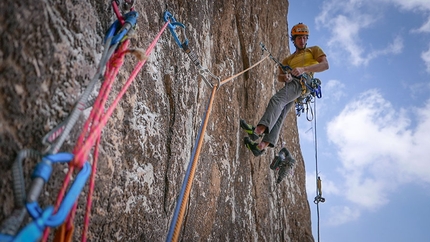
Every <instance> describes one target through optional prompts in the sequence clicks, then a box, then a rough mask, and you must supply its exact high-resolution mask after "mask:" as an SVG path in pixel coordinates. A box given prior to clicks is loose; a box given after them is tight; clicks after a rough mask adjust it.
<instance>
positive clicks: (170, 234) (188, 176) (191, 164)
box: [166, 100, 210, 241]
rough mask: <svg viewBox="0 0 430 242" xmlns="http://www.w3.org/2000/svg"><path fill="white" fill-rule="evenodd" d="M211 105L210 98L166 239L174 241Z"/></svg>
mask: <svg viewBox="0 0 430 242" xmlns="http://www.w3.org/2000/svg"><path fill="white" fill-rule="evenodd" d="M209 105H210V100H209V102H208V105H207V107H206V110H205V113H204V115H203V118H202V124H201V125H200V129H199V133H198V135H197V138H196V143H195V144H194V148H193V152H192V154H191V158H190V162H189V163H188V168H187V172H186V173H185V177H184V182H183V183H182V188H181V193H180V195H179V198H178V202H177V203H176V208H175V213H174V214H173V218H172V222H171V223H170V228H169V233H168V235H167V239H166V241H172V237H173V233H174V231H175V227H176V224H177V223H178V215H179V212H180V209H181V204H182V203H183V200H184V194H185V190H186V187H187V181H188V180H189V178H190V173H191V167H192V166H193V160H194V157H195V156H196V151H197V146H198V142H199V139H200V136H201V134H202V131H203V125H204V120H205V119H206V117H207V115H208V109H209Z"/></svg>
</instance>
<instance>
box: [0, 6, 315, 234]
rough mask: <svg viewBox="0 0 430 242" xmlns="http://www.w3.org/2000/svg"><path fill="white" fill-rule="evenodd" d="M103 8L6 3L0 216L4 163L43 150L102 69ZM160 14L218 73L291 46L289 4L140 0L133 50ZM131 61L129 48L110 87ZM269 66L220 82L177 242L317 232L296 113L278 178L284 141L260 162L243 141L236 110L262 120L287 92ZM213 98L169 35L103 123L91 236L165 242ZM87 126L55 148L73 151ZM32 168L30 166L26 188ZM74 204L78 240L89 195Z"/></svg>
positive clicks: (5, 208)
mask: <svg viewBox="0 0 430 242" xmlns="http://www.w3.org/2000/svg"><path fill="white" fill-rule="evenodd" d="M109 3H110V1H101V0H92V1H91V0H90V1H71V0H65V1H53V0H42V1H29V0H19V1H15V0H14V1H12V0H6V1H2V2H1V3H0V34H1V37H0V38H1V43H0V45H1V47H0V161H1V162H0V177H1V179H0V204H2V206H1V210H0V221H2V220H3V219H4V218H5V217H7V216H8V215H9V214H10V213H11V211H12V210H13V206H14V205H13V196H12V185H11V181H12V175H11V172H10V169H11V166H12V163H13V161H14V159H15V156H16V154H17V152H19V150H21V149H24V148H32V149H36V150H39V151H43V150H44V149H45V147H43V145H42V144H41V139H42V137H43V136H44V135H45V134H46V133H47V132H48V131H49V130H51V129H52V128H53V127H55V125H56V124H58V123H59V122H61V121H62V120H64V118H66V117H67V115H68V114H69V112H70V111H71V109H72V107H73V105H74V101H75V100H76V98H78V97H79V95H80V94H82V92H83V90H84V89H85V87H86V85H87V84H88V82H89V79H90V78H91V77H92V76H93V74H94V73H95V67H96V65H97V64H98V61H99V58H100V56H101V55H100V53H101V52H102V45H101V43H102V40H103V38H104V32H105V30H106V29H107V28H108V27H109V25H110V24H111V23H112V22H113V21H114V20H115V16H114V15H113V13H112V10H111V8H110V4H109ZM166 9H167V10H169V11H170V12H171V13H173V15H174V16H175V18H176V20H177V21H179V22H182V23H183V24H185V26H186V36H187V37H188V39H189V46H190V48H191V49H192V50H193V51H194V52H195V53H196V54H197V56H198V58H199V60H200V61H201V62H202V65H203V66H205V67H207V68H208V69H209V70H210V71H211V72H213V73H214V74H215V75H217V76H218V77H220V78H221V80H223V79H225V78H227V77H230V76H232V75H233V74H236V73H238V72H240V71H242V70H244V69H246V68H248V67H249V66H251V65H253V64H254V63H256V62H257V61H259V60H260V59H261V58H263V55H262V54H263V53H262V51H261V48H260V46H259V43H260V42H264V43H265V44H266V46H267V47H268V48H269V49H270V50H271V51H272V53H273V54H274V56H275V57H278V58H283V57H284V56H286V55H287V54H288V53H289V48H288V45H289V43H288V34H287V23H286V17H285V16H286V14H287V12H288V1H285V0H275V1H263V0H250V1H235V0H221V1H200V0H199V1H185V0H176V1H156V0H151V1H137V5H136V10H137V11H138V12H139V14H140V16H139V18H138V27H137V29H136V31H135V36H134V39H133V40H132V43H131V45H132V46H133V47H139V48H143V49H146V48H147V47H148V45H149V43H150V42H151V41H152V40H153V38H154V37H155V35H156V34H157V33H158V31H159V30H160V29H161V27H162V25H163V24H164V21H163V19H162V14H163V12H164V11H165V10H166ZM265 54H267V53H264V55H265ZM136 62H137V60H136V59H134V58H133V57H127V61H126V64H125V67H124V68H123V69H122V70H121V71H120V76H119V78H118V80H117V82H116V84H115V85H114V90H113V93H112V95H115V94H117V93H118V91H119V90H120V88H121V87H122V85H123V84H124V82H125V80H126V78H127V77H128V75H129V73H130V71H131V70H132V68H133V65H134V64H135V63H136ZM275 72H276V67H275V66H274V63H273V62H271V61H270V60H269V59H267V60H265V61H264V62H263V63H262V64H260V65H259V66H257V67H256V68H254V69H252V70H251V71H249V72H247V73H245V74H244V75H242V76H240V77H238V78H236V79H234V80H233V81H231V82H229V83H227V84H226V85H224V86H222V87H221V88H219V89H218V91H217V93H216V97H215V102H214V106H213V111H212V113H211V117H210V120H209V125H208V129H207V132H206V135H205V137H204V145H203V148H202V154H201V157H200V159H199V161H198V162H199V163H198V166H197V172H196V177H195V180H194V183H193V187H192V190H191V195H190V200H189V203H188V209H187V212H186V214H185V219H184V223H183V227H182V232H181V239H182V240H183V241H230V240H231V241H313V238H312V235H311V226H310V223H311V222H310V211H309V204H308V201H307V197H306V190H305V170H304V163H303V159H302V156H301V153H300V147H299V140H298V132H297V126H296V118H295V116H294V111H292V112H291V113H290V115H289V116H288V118H287V120H286V121H285V127H286V128H285V130H284V131H283V132H282V135H281V141H285V142H286V143H287V147H288V148H289V149H290V150H292V153H293V155H294V156H295V157H296V159H297V161H298V165H297V167H296V169H295V173H294V175H293V176H291V177H288V178H287V179H286V180H285V181H283V182H282V184H280V185H276V184H275V181H276V177H275V174H274V172H273V171H271V170H270V169H269V164H270V161H271V159H272V158H273V156H274V153H275V151H276V152H277V151H278V150H279V149H280V145H281V144H278V147H277V148H275V149H271V150H270V151H269V152H267V153H266V154H265V155H263V156H262V157H259V158H254V157H253V155H252V153H251V152H249V151H248V150H246V148H245V147H244V146H243V144H242V141H243V137H244V133H243V132H242V131H241V130H240V128H239V119H240V118H245V119H246V120H249V121H250V122H253V123H256V122H257V121H258V119H259V117H261V115H262V113H263V112H264V109H265V107H266V104H267V102H268V101H269V99H270V97H271V95H273V94H274V92H275V91H276V90H277V89H278V88H279V87H280V84H277V83H276V82H275ZM212 80H213V79H212ZM210 93H211V88H209V87H208V85H206V83H205V82H204V81H203V79H202V78H201V77H200V76H199V75H198V70H197V68H196V67H195V66H194V65H193V63H192V62H191V61H190V59H189V58H188V56H187V55H186V54H185V53H184V52H182V51H181V50H180V49H179V48H178V46H177V45H176V43H175V41H174V40H173V38H172V35H171V34H170V33H169V32H168V31H166V32H165V33H163V35H162V37H161V39H160V40H159V42H158V44H157V46H156V48H155V50H154V52H153V53H152V55H151V56H150V57H149V60H148V62H147V64H146V65H145V66H144V68H143V69H142V71H141V72H140V74H139V75H138V77H137V79H136V81H135V82H134V83H133V84H132V86H131V87H130V88H129V90H128V91H127V93H126V95H125V96H124V97H123V99H122V101H121V102H120V105H119V107H118V108H117V109H116V111H115V112H114V114H113V116H112V118H111V119H110V121H109V123H108V125H107V127H106V128H105V129H104V132H103V138H102V141H101V147H100V148H101V151H100V161H99V165H98V172H97V180H96V188H95V194H94V197H93V210H92V218H91V226H90V231H89V235H88V236H89V239H90V240H92V241H163V240H165V238H166V235H167V232H168V229H169V223H170V220H171V218H172V215H173V212H174V209H175V205H176V201H177V196H178V195H179V192H180V189H181V186H182V182H183V178H184V175H185V171H186V169H187V166H188V163H189V161H190V157H191V153H192V149H193V147H194V144H195V140H196V138H197V135H198V131H199V127H200V124H201V122H202V118H203V114H204V111H205V108H206V105H207V103H208V100H209V97H210ZM86 115H88V114H87V113H86ZM85 117H86V116H85V115H83V116H82V117H81V121H82V120H84V118H85ZM81 123H82V122H81ZM81 123H80V124H79V125H81ZM79 125H78V126H77V127H76V128H75V129H74V131H73V132H72V133H73V134H72V135H71V137H70V138H69V139H68V140H67V142H66V143H65V144H64V145H63V147H62V149H61V151H68V152H70V151H71V150H72V149H73V146H74V144H75V140H76V137H77V136H78V134H79V132H80V127H81V126H79ZM35 163H36V161H31V160H28V161H25V163H24V175H25V177H26V181H27V182H28V183H29V182H30V175H31V172H32V169H33V168H34V165H35ZM66 168H67V166H66V165H56V166H55V169H54V173H53V175H52V177H51V180H50V181H49V184H48V185H47V186H46V187H45V192H44V193H43V195H42V196H41V198H40V200H39V201H40V204H41V206H42V207H46V206H47V205H49V204H53V203H54V201H55V198H56V194H57V193H58V189H59V187H60V186H61V184H62V182H63V179H64V174H65V170H66ZM86 191H87V190H85V192H86ZM82 195H85V193H83V194H82ZM79 201H80V203H79V207H78V211H77V217H76V220H75V226H76V228H77V232H75V239H76V240H77V238H78V236H79V235H78V234H79V233H80V229H81V228H82V216H83V212H84V209H85V204H84V197H83V196H81V198H80V200H79Z"/></svg>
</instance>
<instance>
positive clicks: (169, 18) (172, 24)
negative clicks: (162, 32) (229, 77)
mask: <svg viewBox="0 0 430 242" xmlns="http://www.w3.org/2000/svg"><path fill="white" fill-rule="evenodd" d="M163 18H164V21H165V22H169V24H168V27H169V30H170V33H171V34H172V36H173V38H174V39H175V42H176V44H177V45H178V46H179V48H181V49H182V50H184V52H185V53H186V54H187V55H188V57H189V58H190V60H191V61H192V62H193V63H194V65H195V66H196V67H197V68H198V69H199V74H200V76H201V77H202V78H203V80H204V81H205V82H206V84H208V85H209V86H210V87H211V88H213V87H214V84H212V83H211V82H210V81H209V80H208V79H207V77H206V76H207V75H209V76H210V77H212V78H213V79H215V80H216V81H217V87H220V86H221V79H220V78H219V77H217V76H216V75H214V74H213V73H212V72H210V71H209V69H208V68H206V67H204V66H202V65H201V63H200V61H199V60H198V57H197V55H196V54H195V53H194V51H192V50H191V49H190V48H189V46H188V39H187V36H186V33H185V25H184V24H182V23H180V22H177V21H176V19H175V18H174V17H173V15H172V14H171V13H170V12H168V11H165V12H164V15H163ZM178 27H179V28H180V29H181V30H182V36H183V38H182V39H183V41H182V42H181V41H180V40H179V37H178V35H177V33H176V31H175V30H176V28H178Z"/></svg>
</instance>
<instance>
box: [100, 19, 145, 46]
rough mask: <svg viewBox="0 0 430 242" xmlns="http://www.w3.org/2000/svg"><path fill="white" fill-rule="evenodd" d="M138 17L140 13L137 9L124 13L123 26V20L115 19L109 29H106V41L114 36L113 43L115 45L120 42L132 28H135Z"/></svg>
mask: <svg viewBox="0 0 430 242" xmlns="http://www.w3.org/2000/svg"><path fill="white" fill-rule="evenodd" d="M137 17H139V14H138V13H137V12H136V11H130V12H128V13H126V14H125V15H124V19H125V22H124V25H122V26H121V22H120V21H119V20H115V22H113V23H112V25H111V26H110V27H109V29H108V30H107V31H106V35H105V39H104V43H106V41H107V40H108V39H109V38H110V37H112V40H111V45H115V44H117V43H118V42H120V41H121V40H122V39H123V38H124V36H126V35H127V33H128V32H129V31H130V29H132V28H134V26H136V23H137Z"/></svg>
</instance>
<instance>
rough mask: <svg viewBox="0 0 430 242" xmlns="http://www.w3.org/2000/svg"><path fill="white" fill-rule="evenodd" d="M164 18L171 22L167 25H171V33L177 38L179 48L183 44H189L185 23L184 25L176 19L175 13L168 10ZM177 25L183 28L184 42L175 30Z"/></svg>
mask: <svg viewBox="0 0 430 242" xmlns="http://www.w3.org/2000/svg"><path fill="white" fill-rule="evenodd" d="M163 18H164V21H165V22H168V23H169V24H168V25H167V26H168V27H169V30H170V33H171V34H172V35H173V38H174V39H175V41H176V44H178V46H179V48H181V49H182V48H183V46H187V45H188V39H187V36H186V35H185V25H183V24H182V23H180V22H177V21H176V19H175V18H174V17H173V15H172V14H171V13H170V12H168V11H165V12H164V15H163ZM176 27H180V28H181V29H182V34H183V35H184V41H183V42H182V43H181V41H180V40H179V38H178V35H177V34H176V32H175V29H176Z"/></svg>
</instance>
